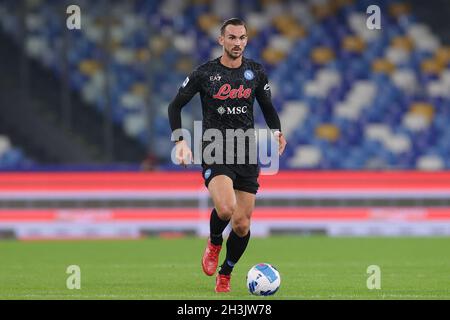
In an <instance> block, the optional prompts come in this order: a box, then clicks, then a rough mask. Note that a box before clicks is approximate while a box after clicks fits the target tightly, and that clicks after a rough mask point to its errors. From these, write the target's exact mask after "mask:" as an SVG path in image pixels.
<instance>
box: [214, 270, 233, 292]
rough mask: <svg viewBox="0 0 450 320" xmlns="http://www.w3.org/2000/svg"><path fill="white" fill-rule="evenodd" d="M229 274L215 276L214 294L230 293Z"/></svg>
mask: <svg viewBox="0 0 450 320" xmlns="http://www.w3.org/2000/svg"><path fill="white" fill-rule="evenodd" d="M230 280H231V274H230V275H225V274H220V273H218V274H217V277H216V292H230V290H231V289H230Z"/></svg>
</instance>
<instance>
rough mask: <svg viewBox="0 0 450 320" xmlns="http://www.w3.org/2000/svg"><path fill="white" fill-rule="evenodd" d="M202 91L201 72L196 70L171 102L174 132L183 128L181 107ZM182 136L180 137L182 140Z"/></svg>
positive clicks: (171, 122) (170, 117)
mask: <svg viewBox="0 0 450 320" xmlns="http://www.w3.org/2000/svg"><path fill="white" fill-rule="evenodd" d="M199 91H200V72H199V71H198V70H195V71H194V72H192V73H191V74H190V75H189V76H187V77H186V79H185V80H184V81H183V83H182V85H181V87H180V88H179V90H178V93H177V95H176V96H175V98H174V99H173V100H172V102H171V103H170V104H169V108H168V114H169V123H170V127H171V129H172V132H174V131H175V130H177V129H181V109H182V108H183V107H184V106H185V105H186V104H187V103H188V102H189V101H190V100H191V99H192V97H193V96H194V95H195V94H196V93H197V92H199ZM181 139H182V138H180V140H181Z"/></svg>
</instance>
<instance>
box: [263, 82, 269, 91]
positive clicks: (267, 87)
mask: <svg viewBox="0 0 450 320" xmlns="http://www.w3.org/2000/svg"><path fill="white" fill-rule="evenodd" d="M264 90H266V91H268V90H270V86H269V84H268V83H266V85H265V86H264Z"/></svg>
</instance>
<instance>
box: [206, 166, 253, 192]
mask: <svg viewBox="0 0 450 320" xmlns="http://www.w3.org/2000/svg"><path fill="white" fill-rule="evenodd" d="M202 167H203V172H202V176H203V179H204V180H205V186H206V187H207V188H208V184H209V182H210V181H211V180H212V178H214V177H215V176H219V175H226V176H227V177H229V178H230V179H231V180H233V189H235V190H239V191H245V192H249V193H253V194H256V193H257V192H258V188H259V183H258V176H259V167H257V166H255V165H229V164H211V165H208V164H203V165H202Z"/></svg>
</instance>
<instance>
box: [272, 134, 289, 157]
mask: <svg viewBox="0 0 450 320" xmlns="http://www.w3.org/2000/svg"><path fill="white" fill-rule="evenodd" d="M274 136H275V139H277V142H278V155H279V156H281V155H282V154H283V152H284V149H285V148H286V144H287V141H286V139H285V138H284V135H283V134H282V133H281V132H280V131H276V132H275V133H274Z"/></svg>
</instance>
